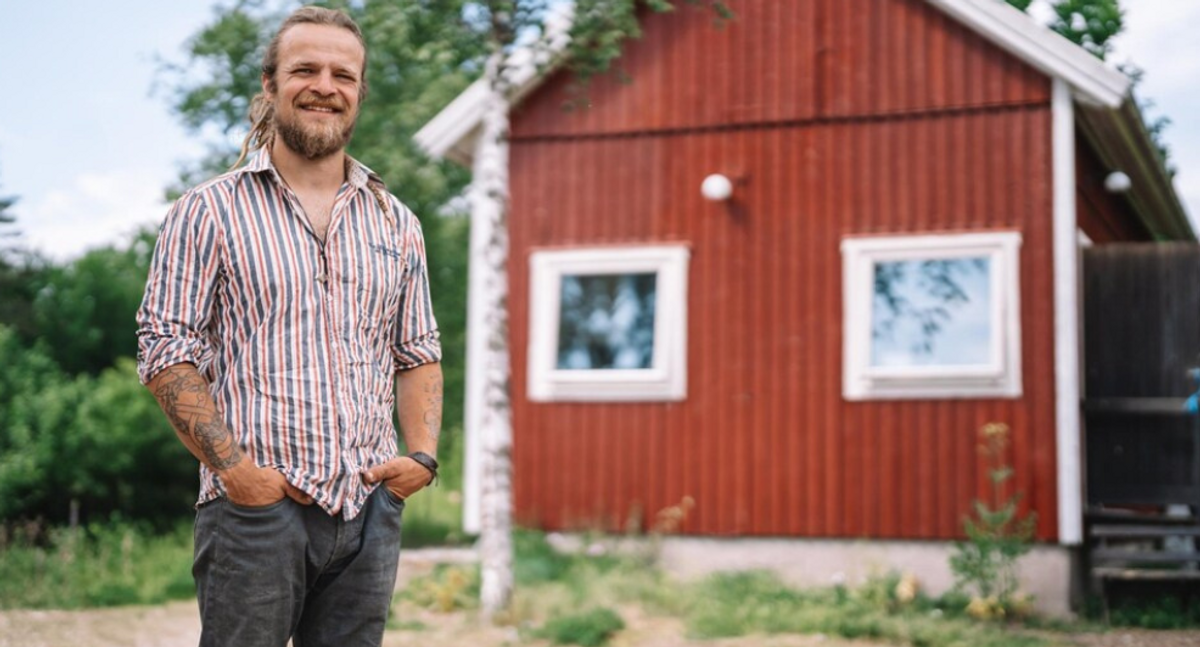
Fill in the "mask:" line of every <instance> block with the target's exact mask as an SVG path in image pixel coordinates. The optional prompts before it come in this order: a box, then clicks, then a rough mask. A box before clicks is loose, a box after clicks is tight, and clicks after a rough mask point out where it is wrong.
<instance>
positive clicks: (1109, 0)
mask: <svg viewBox="0 0 1200 647" xmlns="http://www.w3.org/2000/svg"><path fill="white" fill-rule="evenodd" d="M1051 7H1052V8H1053V9H1054V16H1055V18H1054V21H1053V22H1052V23H1051V24H1050V28H1051V29H1053V30H1054V31H1056V32H1058V33H1060V34H1062V35H1063V36H1065V37H1067V38H1068V39H1069V40H1071V41H1072V42H1074V43H1076V44H1078V45H1080V46H1081V47H1083V48H1084V49H1086V50H1087V51H1089V52H1091V53H1092V54H1093V55H1095V56H1096V57H1097V58H1100V59H1104V57H1105V56H1107V55H1108V54H1110V53H1111V52H1112V44H1111V43H1110V42H1109V41H1110V40H1112V38H1113V37H1114V36H1116V35H1117V34H1119V33H1121V31H1122V30H1123V29H1124V28H1125V12H1124V11H1122V10H1121V7H1120V3H1119V1H1118V0H1054V2H1052V3H1051Z"/></svg>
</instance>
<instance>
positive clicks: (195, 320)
mask: <svg viewBox="0 0 1200 647" xmlns="http://www.w3.org/2000/svg"><path fill="white" fill-rule="evenodd" d="M211 215H212V214H210V213H209V209H208V206H207V201H206V200H205V198H204V196H203V195H201V194H198V193H188V194H184V196H183V197H181V198H180V199H179V200H177V201H176V202H175V204H174V206H172V207H171V210H170V211H169V212H168V213H167V217H166V220H164V221H163V225H162V228H161V229H160V230H159V233H158V242H157V243H156V244H155V246H154V255H153V257H152V259H151V261H150V275H149V277H148V278H147V280H146V294H145V296H144V297H143V298H142V305H141V307H140V308H138V314H137V324H138V333H137V334H138V376H139V378H140V379H141V380H142V382H143V383H146V382H149V381H150V380H151V379H153V378H154V376H155V375H157V374H158V373H159V372H161V371H162V370H163V369H165V368H167V367H169V366H173V365H175V364H180V363H183V362H190V363H192V364H195V365H196V366H197V367H199V368H201V370H203V368H204V366H205V365H206V364H207V363H208V360H209V359H210V358H211V355H212V350H211V348H210V347H209V344H208V339H207V335H206V332H205V331H206V329H207V327H208V323H209V317H210V315H211V312H212V306H213V299H214V297H215V294H216V284H217V275H218V271H217V270H218V266H219V258H220V254H219V253H218V244H219V240H218V230H217V227H216V226H215V224H214V223H213V218H211V217H210V216H211Z"/></svg>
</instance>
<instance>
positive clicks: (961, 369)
mask: <svg viewBox="0 0 1200 647" xmlns="http://www.w3.org/2000/svg"><path fill="white" fill-rule="evenodd" d="M1020 248H1021V235H1020V234H1019V233H1017V232H989V233H970V234H936V235H896V236H872V237H854V238H846V239H843V240H842V280H843V282H844V283H843V286H842V290H843V316H844V321H843V333H844V337H843V367H842V375H843V380H842V395H843V397H845V398H846V399H847V400H890V399H934V398H992V397H994V398H1019V397H1021V393H1022V385H1021V312H1020V303H1021V295H1020V284H1021V283H1020V274H1019V265H1020ZM979 257H986V258H988V260H989V265H988V267H989V269H990V271H989V279H990V282H991V286H990V288H991V289H990V292H991V295H990V296H991V308H990V310H991V317H992V321H991V333H992V343H991V350H992V353H991V357H990V358H989V360H988V361H987V362H986V363H984V364H977V365H968V366H903V367H879V366H871V344H872V338H871V333H872V330H871V322H872V316H871V315H872V313H871V308H872V307H873V304H874V297H875V286H874V280H875V264H876V263H879V262H894V261H907V260H923V259H929V258H936V259H951V258H979Z"/></svg>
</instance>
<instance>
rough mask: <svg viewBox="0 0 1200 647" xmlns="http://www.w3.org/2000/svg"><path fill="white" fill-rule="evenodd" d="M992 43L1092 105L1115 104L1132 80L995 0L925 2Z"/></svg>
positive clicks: (1115, 106) (937, 0) (1122, 97)
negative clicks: (1059, 80)
mask: <svg viewBox="0 0 1200 647" xmlns="http://www.w3.org/2000/svg"><path fill="white" fill-rule="evenodd" d="M926 2H928V3H929V4H931V5H933V6H935V7H937V8H938V9H940V10H942V11H943V12H945V13H946V14H948V15H950V16H951V17H953V18H955V19H956V20H958V21H959V22H961V23H962V24H964V25H966V26H967V27H969V28H970V29H971V30H973V31H975V32H976V33H978V34H979V35H981V36H983V37H984V38H986V39H987V40H989V41H991V42H992V43H993V44H995V45H996V46H998V47H1000V48H1001V49H1003V50H1005V51H1007V52H1009V53H1010V54H1012V55H1013V56H1016V57H1017V58H1019V59H1021V60H1022V61H1024V62H1025V63H1026V64H1028V65H1029V66H1031V67H1033V68H1034V69H1037V70H1038V71H1040V72H1042V73H1044V74H1046V75H1047V76H1050V77H1051V78H1058V79H1062V80H1063V81H1065V82H1066V83H1067V85H1069V86H1071V89H1072V91H1073V93H1074V95H1075V98H1076V99H1077V100H1079V101H1082V102H1084V103H1087V104H1090V105H1098V106H1104V107H1106V108H1118V107H1120V106H1121V104H1122V103H1123V102H1124V100H1125V97H1126V95H1127V94H1128V93H1129V87H1130V83H1131V82H1130V80H1129V77H1127V76H1126V75H1125V74H1122V73H1121V72H1119V71H1117V70H1114V69H1112V68H1110V67H1108V66H1107V65H1105V64H1104V63H1103V62H1101V61H1100V60H1099V59H1097V58H1096V57H1095V56H1092V55H1091V54H1090V53H1088V52H1087V51H1086V50H1084V49H1083V48H1082V47H1079V46H1078V45H1076V44H1075V43H1073V42H1071V41H1070V40H1068V39H1066V38H1064V37H1063V36H1062V35H1060V34H1057V33H1055V32H1054V31H1052V30H1051V29H1049V28H1047V27H1044V26H1042V25H1040V24H1038V23H1036V22H1034V21H1033V19H1032V18H1030V17H1029V16H1028V15H1026V14H1025V13H1024V12H1022V11H1020V10H1018V9H1016V8H1015V7H1013V6H1011V5H1009V4H1008V3H1007V2H999V1H997V0H926Z"/></svg>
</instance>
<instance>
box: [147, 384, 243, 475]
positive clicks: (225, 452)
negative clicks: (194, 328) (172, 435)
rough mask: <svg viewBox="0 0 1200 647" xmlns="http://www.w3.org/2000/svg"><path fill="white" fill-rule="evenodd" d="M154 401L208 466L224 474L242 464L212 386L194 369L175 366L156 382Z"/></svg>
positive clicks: (240, 455)
mask: <svg viewBox="0 0 1200 647" xmlns="http://www.w3.org/2000/svg"><path fill="white" fill-rule="evenodd" d="M154 397H155V398H157V399H158V404H159V405H160V406H161V407H162V409H163V411H164V412H166V414H167V417H168V418H170V419H171V425H172V426H174V427H175V431H176V432H178V433H179V435H180V436H183V437H184V438H190V439H191V440H192V441H193V442H194V443H195V445H196V447H198V448H199V449H200V451H201V452H202V453H203V454H204V460H205V462H206V463H208V466H209V467H211V468H213V469H216V470H223V469H228V468H230V467H233V466H234V465H237V464H238V463H239V462H240V461H241V460H242V452H241V450H239V449H238V445H237V441H236V440H235V439H234V437H233V432H231V431H230V430H229V427H227V426H226V425H225V422H224V421H222V420H221V419H220V417H219V415H218V413H217V406H216V403H215V402H213V399H212V396H211V395H209V393H208V385H207V384H205V383H204V380H203V378H201V377H200V374H199V373H197V372H196V369H195V368H192V367H190V366H171V367H169V368H167V369H166V370H164V371H163V372H162V374H160V375H159V377H157V378H155V384H154Z"/></svg>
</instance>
